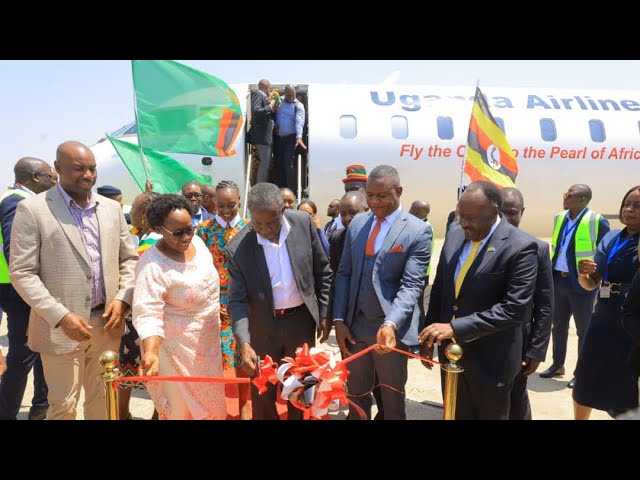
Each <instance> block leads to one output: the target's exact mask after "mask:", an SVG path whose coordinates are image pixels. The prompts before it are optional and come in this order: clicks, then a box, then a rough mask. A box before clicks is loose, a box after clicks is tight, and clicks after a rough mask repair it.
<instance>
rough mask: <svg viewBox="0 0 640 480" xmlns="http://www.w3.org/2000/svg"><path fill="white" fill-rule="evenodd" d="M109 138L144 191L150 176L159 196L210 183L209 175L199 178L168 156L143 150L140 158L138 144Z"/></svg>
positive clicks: (146, 149)
mask: <svg viewBox="0 0 640 480" xmlns="http://www.w3.org/2000/svg"><path fill="white" fill-rule="evenodd" d="M107 138H108V139H109V141H110V142H111V145H113V148H115V149H116V152H118V155H119V156H120V158H121V159H122V161H123V163H124V164H125V166H126V167H127V170H129V173H130V174H131V176H132V177H133V179H134V180H135V181H136V183H137V184H138V186H139V187H140V190H142V191H143V192H144V190H145V184H146V181H147V174H148V175H149V180H151V183H152V184H153V191H154V192H157V193H177V192H179V191H180V189H181V188H182V186H183V185H184V184H185V183H187V182H191V181H196V182H198V183H202V184H207V185H210V184H211V177H210V176H209V175H199V174H197V173H195V172H194V171H192V170H191V169H189V168H187V167H186V166H185V165H184V164H183V163H182V162H179V161H178V160H174V159H173V158H171V157H169V156H167V155H163V154H162V153H158V152H156V151H154V150H151V149H150V148H143V149H142V152H143V153H144V158H142V159H141V158H140V148H139V147H138V145H134V144H133V143H129V142H125V141H122V140H118V139H117V138H113V137H110V136H109V135H107Z"/></svg>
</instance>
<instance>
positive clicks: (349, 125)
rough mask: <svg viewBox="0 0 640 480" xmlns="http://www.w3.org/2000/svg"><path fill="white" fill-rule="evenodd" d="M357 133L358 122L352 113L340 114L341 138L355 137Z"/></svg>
mask: <svg viewBox="0 0 640 480" xmlns="http://www.w3.org/2000/svg"><path fill="white" fill-rule="evenodd" d="M357 134H358V123H357V121H356V117H354V116H353V115H342V116H341V117H340V136H341V137H342V138H356V135H357Z"/></svg>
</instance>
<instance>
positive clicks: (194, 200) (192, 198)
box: [182, 182, 213, 227]
mask: <svg viewBox="0 0 640 480" xmlns="http://www.w3.org/2000/svg"><path fill="white" fill-rule="evenodd" d="M182 196H183V197H185V198H186V199H187V200H189V203H191V208H192V211H191V223H193V226H194V227H195V226H196V225H198V224H199V223H202V222H205V221H207V220H209V219H210V218H213V215H211V214H210V213H209V212H207V211H206V210H205V209H204V208H203V207H202V188H200V184H199V183H198V182H189V183H185V184H184V185H183V187H182Z"/></svg>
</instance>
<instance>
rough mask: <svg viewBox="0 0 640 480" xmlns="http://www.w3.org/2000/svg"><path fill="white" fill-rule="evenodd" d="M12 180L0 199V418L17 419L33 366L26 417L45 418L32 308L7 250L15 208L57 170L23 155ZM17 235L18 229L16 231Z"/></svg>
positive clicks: (47, 185)
mask: <svg viewBox="0 0 640 480" xmlns="http://www.w3.org/2000/svg"><path fill="white" fill-rule="evenodd" d="M13 171H14V173H15V183H14V184H13V186H11V187H9V189H8V190H7V191H6V192H5V193H4V194H3V195H2V197H1V198H0V222H1V223H2V235H1V236H0V239H1V240H2V241H3V242H4V243H3V242H0V243H3V245H2V248H3V251H2V253H0V256H2V258H0V306H1V307H2V308H3V309H4V311H5V312H7V327H8V335H7V336H8V337H9V354H8V355H7V367H8V368H7V373H6V374H5V375H4V376H3V377H2V382H0V420H16V418H17V415H18V412H19V411H20V404H21V403H22V397H23V396H24V391H25V389H26V388H27V379H28V376H29V372H30V371H31V369H32V368H33V398H32V400H31V408H30V409H29V416H28V418H29V420H44V418H45V416H46V414H47V409H48V408H49V401H48V400H47V394H48V392H49V389H48V387H47V383H46V381H45V378H44V371H43V369H42V360H41V359H40V354H39V353H37V352H34V351H32V350H31V349H30V348H29V347H28V346H27V329H28V327H29V314H30V313H31V307H29V305H27V304H26V303H25V302H24V300H22V297H20V295H18V293H17V292H16V290H15V289H14V288H13V285H12V284H11V280H10V279H9V270H8V263H9V253H10V248H9V247H10V244H11V233H12V229H13V219H14V217H15V215H16V208H17V207H18V203H20V202H21V201H22V200H24V199H25V198H31V197H33V196H35V195H36V194H38V193H41V192H44V191H46V190H49V189H50V188H51V187H53V186H54V185H55V184H56V182H57V179H58V176H57V174H56V172H55V171H54V170H53V169H52V168H51V165H49V164H48V163H47V162H45V161H44V160H40V159H38V158H32V157H25V158H21V159H20V160H18V161H17V162H16V164H15V166H14V169H13ZM15 233H16V235H19V234H20V233H19V232H15Z"/></svg>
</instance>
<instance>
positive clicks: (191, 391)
mask: <svg viewBox="0 0 640 480" xmlns="http://www.w3.org/2000/svg"><path fill="white" fill-rule="evenodd" d="M193 245H194V246H195V248H196V255H195V258H194V259H193V260H192V261H191V262H188V263H180V262H176V261H174V260H171V259H170V258H168V257H167V256H165V255H164V254H163V253H162V252H160V250H158V248H157V246H156V245H154V246H153V247H151V248H150V249H149V250H147V252H146V253H145V254H144V255H143V256H142V257H141V258H140V260H139V261H138V266H137V269H136V286H135V290H134V296H133V325H134V327H135V328H136V330H137V331H138V334H139V335H140V338H141V340H144V339H145V338H147V337H149V336H153V335H158V336H161V337H162V338H164V341H163V342H162V343H161V345H160V348H159V351H158V354H159V358H160V375H162V376H165V375H168V376H172V375H178V376H185V377H222V376H223V372H222V353H221V348H220V300H219V296H220V280H219V278H218V273H217V272H216V269H215V267H214V266H213V261H212V259H211V253H209V250H208V249H207V247H206V246H205V244H204V243H203V242H202V240H201V239H200V238H198V237H197V236H196V237H193ZM147 390H148V391H149V394H150V395H151V398H152V400H153V403H154V405H155V407H156V410H157V411H158V414H159V418H161V419H168V420H169V419H171V420H180V419H185V420H186V419H194V420H224V419H225V418H226V409H225V398H224V385H215V384H208V383H174V382H150V383H148V384H147Z"/></svg>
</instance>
